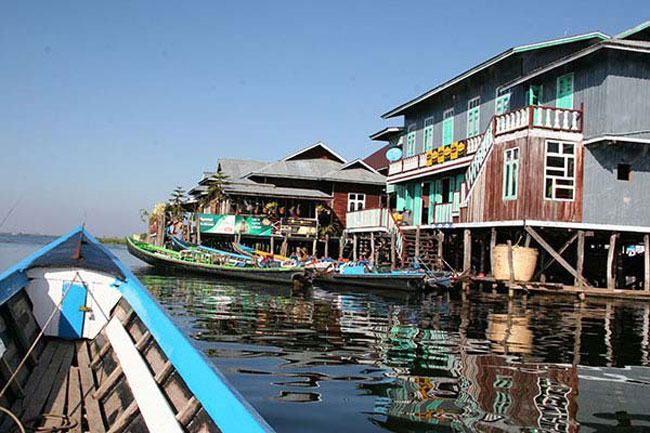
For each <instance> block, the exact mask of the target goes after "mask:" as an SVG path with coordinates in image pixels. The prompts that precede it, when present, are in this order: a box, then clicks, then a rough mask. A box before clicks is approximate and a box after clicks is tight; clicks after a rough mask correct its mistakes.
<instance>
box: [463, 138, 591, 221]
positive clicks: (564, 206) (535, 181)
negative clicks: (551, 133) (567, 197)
mask: <svg viewBox="0 0 650 433" xmlns="http://www.w3.org/2000/svg"><path fill="white" fill-rule="evenodd" d="M549 139H551V138H544V137H538V136H531V135H525V136H523V137H520V138H517V139H512V140H508V141H503V142H497V143H495V144H494V149H493V150H492V154H491V155H490V159H489V160H488V162H487V163H486V164H487V165H486V166H485V168H484V171H483V173H482V174H481V179H480V180H479V181H478V182H477V184H476V185H475V187H474V191H472V195H471V197H470V200H469V204H468V208H467V210H466V211H464V212H462V214H461V216H462V220H463V222H481V221H510V220H523V219H532V220H542V221H568V222H581V221H582V189H583V187H582V184H583V182H582V176H583V158H584V156H583V145H582V142H581V141H579V142H577V143H576V190H575V197H574V200H573V201H557V200H547V199H545V198H544V162H545V161H544V159H545V146H546V140H549ZM564 141H570V140H564ZM517 146H518V147H519V149H520V159H519V161H520V165H519V191H518V194H517V199H516V200H504V199H503V170H504V168H503V161H504V156H505V150H506V149H509V148H512V147H517Z"/></svg>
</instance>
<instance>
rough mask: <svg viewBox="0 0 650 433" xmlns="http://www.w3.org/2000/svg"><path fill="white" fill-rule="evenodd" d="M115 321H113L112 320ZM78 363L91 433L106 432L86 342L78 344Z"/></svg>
mask: <svg viewBox="0 0 650 433" xmlns="http://www.w3.org/2000/svg"><path fill="white" fill-rule="evenodd" d="M111 320H113V319H111ZM77 363H78V365H79V377H80V379H81V393H82V399H83V402H84V409H85V410H86V417H87V420H88V428H89V430H90V432H91V433H95V432H96V433H102V432H104V431H106V427H105V426H104V419H103V416H102V411H101V409H100V407H99V401H97V399H96V398H94V397H93V393H94V392H95V390H96V389H97V387H96V385H95V378H94V377H93V372H92V370H91V369H90V355H89V354H88V345H87V343H86V342H85V341H81V342H79V343H77Z"/></svg>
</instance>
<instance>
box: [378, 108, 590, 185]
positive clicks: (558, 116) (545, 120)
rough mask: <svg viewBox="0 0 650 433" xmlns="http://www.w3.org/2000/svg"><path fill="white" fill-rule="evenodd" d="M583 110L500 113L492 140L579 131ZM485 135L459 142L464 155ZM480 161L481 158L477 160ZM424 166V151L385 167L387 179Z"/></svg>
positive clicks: (495, 123)
mask: <svg viewBox="0 0 650 433" xmlns="http://www.w3.org/2000/svg"><path fill="white" fill-rule="evenodd" d="M582 127H583V107H582V106H581V107H580V109H579V110H570V109H566V108H555V107H544V106H539V105H529V106H527V107H522V108H518V109H516V110H513V111H510V112H508V113H504V114H497V115H495V116H494V118H493V121H492V122H491V123H490V129H491V132H492V138H493V137H497V136H499V135H503V134H509V133H511V132H515V131H520V130H523V129H534V128H540V129H550V130H554V131H563V132H582ZM484 135H485V134H480V135H475V136H474V137H469V138H466V139H465V140H462V142H464V143H465V146H466V147H467V149H466V154H467V155H471V154H475V153H477V151H479V150H480V147H481V143H482V142H483V141H485V140H484ZM479 159H481V158H479ZM425 167H428V165H427V154H426V152H424V153H421V154H418V155H414V156H409V157H407V158H403V159H401V160H399V161H395V162H393V163H391V164H390V165H389V166H388V176H394V175H396V174H401V173H406V172H409V171H413V170H418V169H420V168H425Z"/></svg>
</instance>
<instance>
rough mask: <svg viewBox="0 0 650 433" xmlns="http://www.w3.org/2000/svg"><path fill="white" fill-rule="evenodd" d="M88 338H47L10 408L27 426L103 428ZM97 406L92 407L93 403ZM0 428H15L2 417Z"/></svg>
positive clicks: (95, 429) (70, 430)
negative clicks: (81, 339)
mask: <svg viewBox="0 0 650 433" xmlns="http://www.w3.org/2000/svg"><path fill="white" fill-rule="evenodd" d="M88 353H89V352H88V343H87V342H77V343H74V342H70V341H64V340H58V339H51V340H47V342H46V344H45V348H44V349H43V352H42V354H41V356H40V359H39V360H38V364H37V365H36V367H35V368H34V370H33V371H32V373H31V375H30V377H29V379H28V380H27V383H26V385H25V387H24V388H23V394H24V395H25V397H24V398H22V399H18V400H16V401H15V402H14V404H13V405H12V407H11V411H12V412H13V413H14V414H15V415H16V416H17V417H18V418H20V420H21V422H22V423H23V425H24V426H25V427H26V428H28V429H35V428H36V427H49V428H51V429H53V430H54V429H55V428H56V427H57V426H66V425H67V426H70V428H69V429H68V430H67V431H69V432H73V433H74V432H82V431H91V432H92V431H97V432H99V431H106V430H107V429H106V426H105V424H104V421H103V420H102V417H101V414H99V411H98V409H99V408H98V406H97V400H96V399H94V398H90V397H92V394H93V393H94V392H95V390H96V386H95V379H94V375H93V373H92V371H91V369H90V359H89V354H88ZM94 406H97V407H96V409H97V410H94V409H95V407H94ZM0 431H9V432H14V431H15V432H17V431H18V428H17V427H15V425H14V424H13V422H11V421H10V420H8V419H5V420H4V422H3V424H2V425H0Z"/></svg>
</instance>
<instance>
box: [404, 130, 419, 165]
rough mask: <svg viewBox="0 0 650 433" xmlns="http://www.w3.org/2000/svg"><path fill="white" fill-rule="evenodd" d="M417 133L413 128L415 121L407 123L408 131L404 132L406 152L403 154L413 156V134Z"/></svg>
mask: <svg viewBox="0 0 650 433" xmlns="http://www.w3.org/2000/svg"><path fill="white" fill-rule="evenodd" d="M416 134H417V132H416V130H415V123H411V124H410V125H409V129H408V133H407V134H406V152H404V156H407V157H408V156H413V155H415V135H416Z"/></svg>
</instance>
